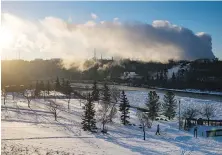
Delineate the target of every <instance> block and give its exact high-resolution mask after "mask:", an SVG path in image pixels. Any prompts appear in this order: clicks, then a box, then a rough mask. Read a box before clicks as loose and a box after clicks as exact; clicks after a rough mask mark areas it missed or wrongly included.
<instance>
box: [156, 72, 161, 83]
mask: <svg viewBox="0 0 222 155" xmlns="http://www.w3.org/2000/svg"><path fill="white" fill-rule="evenodd" d="M159 79H160V76H159V73H158V72H157V73H156V81H159Z"/></svg>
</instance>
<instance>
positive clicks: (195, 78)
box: [1, 59, 222, 90]
mask: <svg viewBox="0 0 222 155" xmlns="http://www.w3.org/2000/svg"><path fill="white" fill-rule="evenodd" d="M1 65H2V71H1V74H2V81H1V82H2V83H1V84H2V86H3V87H4V86H6V85H29V84H30V83H36V81H37V80H38V81H41V80H43V81H50V82H55V80H56V77H57V76H58V77H59V78H64V79H65V80H69V81H70V82H72V81H75V80H80V81H81V80H91V81H94V80H97V81H98V82H99V81H101V82H103V81H107V82H109V81H110V82H117V83H129V84H131V85H133V86H147V87H164V88H177V89H185V88H192V89H205V90H222V61H219V60H217V59H214V60H207V59H201V60H196V61H173V60H170V61H169V62H168V63H160V62H141V61H133V60H128V59H127V60H120V61H113V60H97V61H95V60H87V61H85V63H84V65H83V68H86V69H84V70H80V69H78V68H76V67H71V68H69V69H66V68H65V67H63V65H62V63H61V60H59V59H58V60H57V59H56V60H54V59H52V60H33V61H24V60H2V62H1ZM75 66H76V65H75ZM176 67H177V68H178V70H177V71H174V70H173V69H172V68H176ZM170 70H171V71H170ZM124 72H125V73H126V72H127V73H129V72H134V73H135V74H136V75H137V77H135V78H121V77H122V75H123V74H124ZM169 72H171V73H169Z"/></svg>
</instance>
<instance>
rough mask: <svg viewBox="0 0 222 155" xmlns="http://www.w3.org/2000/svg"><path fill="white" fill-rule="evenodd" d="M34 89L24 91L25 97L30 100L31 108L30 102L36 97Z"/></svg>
mask: <svg viewBox="0 0 222 155" xmlns="http://www.w3.org/2000/svg"><path fill="white" fill-rule="evenodd" d="M34 95H35V94H34V90H29V89H26V90H25V91H24V97H25V98H26V99H27V101H28V107H29V108H30V103H31V100H32V99H33V97H34Z"/></svg>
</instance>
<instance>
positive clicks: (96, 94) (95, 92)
mask: <svg viewBox="0 0 222 155" xmlns="http://www.w3.org/2000/svg"><path fill="white" fill-rule="evenodd" d="M92 89H93V91H92V98H93V101H98V100H99V89H98V87H97V82H96V81H94V83H93V87H92Z"/></svg>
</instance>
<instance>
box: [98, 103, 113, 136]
mask: <svg viewBox="0 0 222 155" xmlns="http://www.w3.org/2000/svg"><path fill="white" fill-rule="evenodd" d="M112 107H113V106H112V105H111V104H101V108H100V109H99V110H98V117H99V118H98V121H99V122H101V123H102V132H103V133H107V129H106V124H107V123H110V120H111V119H110V116H111V115H110V112H111V109H112Z"/></svg>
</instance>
